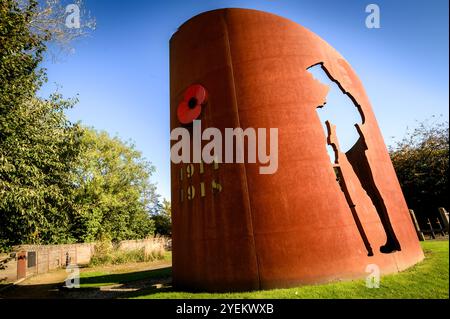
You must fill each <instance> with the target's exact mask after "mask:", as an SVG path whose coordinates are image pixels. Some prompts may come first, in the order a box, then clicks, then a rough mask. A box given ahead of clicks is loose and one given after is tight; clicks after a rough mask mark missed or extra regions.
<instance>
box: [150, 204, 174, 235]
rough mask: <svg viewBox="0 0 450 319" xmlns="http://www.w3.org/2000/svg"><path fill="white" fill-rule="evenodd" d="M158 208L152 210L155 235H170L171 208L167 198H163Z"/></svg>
mask: <svg viewBox="0 0 450 319" xmlns="http://www.w3.org/2000/svg"><path fill="white" fill-rule="evenodd" d="M159 206H160V207H159V209H157V210H156V211H154V212H153V214H152V220H153V222H154V223H155V235H156V234H157V235H160V236H171V235H172V208H171V204H170V202H169V201H168V200H166V199H164V200H163V203H162V205H159Z"/></svg>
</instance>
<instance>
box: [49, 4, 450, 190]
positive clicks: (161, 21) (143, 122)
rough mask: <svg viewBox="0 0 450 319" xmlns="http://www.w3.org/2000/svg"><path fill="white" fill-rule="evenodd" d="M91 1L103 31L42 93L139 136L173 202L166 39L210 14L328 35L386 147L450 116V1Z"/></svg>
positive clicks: (66, 59) (91, 119)
mask: <svg viewBox="0 0 450 319" xmlns="http://www.w3.org/2000/svg"><path fill="white" fill-rule="evenodd" d="M84 2H85V6H86V7H87V9H88V10H89V11H90V12H91V15H92V16H94V17H95V19H96V21H97V29H96V30H95V31H94V32H92V33H91V34H90V36H89V37H86V38H83V39H81V40H78V41H76V42H75V43H74V44H73V46H74V48H75V52H74V53H72V54H70V55H62V56H59V57H58V60H57V62H54V61H52V60H51V59H50V58H48V59H47V60H46V61H45V62H44V64H43V66H44V67H45V68H47V70H48V77H49V82H48V83H47V84H46V85H45V86H44V87H43V88H42V90H41V95H44V96H45V95H48V94H49V93H51V92H52V91H54V90H55V89H56V85H55V83H56V84H57V85H58V86H60V88H59V91H60V92H62V93H63V94H64V95H65V96H66V97H73V96H75V95H76V94H79V99H80V102H79V103H78V104H77V106H76V107H75V108H74V109H73V110H70V111H69V112H68V115H69V118H70V119H71V120H72V121H81V122H82V123H84V124H85V125H88V126H93V127H95V128H96V129H100V130H106V131H107V132H109V133H110V134H111V135H118V136H120V137H121V138H122V139H125V140H128V139H131V140H133V141H134V142H135V144H136V147H137V149H139V150H140V151H142V152H143V154H144V156H145V157H146V158H147V159H148V160H150V161H151V162H152V163H153V165H155V166H156V174H155V175H154V176H153V178H152V180H153V182H156V183H157V185H158V191H159V193H160V194H161V195H162V196H163V197H165V198H168V199H170V148H169V134H170V129H169V39H170V37H171V35H172V34H173V33H174V32H175V31H176V30H177V28H178V26H179V25H181V24H182V23H183V22H184V21H186V20H187V19H189V18H190V17H192V16H194V15H196V14H198V13H201V12H204V11H208V10H212V9H217V8H226V7H240V8H252V9H258V10H263V11H267V12H271V13H274V14H278V15H280V16H283V17H286V18H289V19H291V20H293V21H295V22H297V23H299V24H301V25H303V26H305V27H307V28H308V29H310V30H311V31H313V32H315V33H316V34H318V35H319V36H321V37H322V38H323V39H324V40H326V41H327V42H328V43H330V44H331V45H332V46H333V47H334V48H335V49H337V50H338V51H339V52H340V53H341V54H342V55H343V56H344V57H345V58H346V59H347V61H348V62H349V63H350V64H351V65H352V67H353V68H354V69H355V71H356V73H357V74H358V75H359V77H360V79H361V80H362V82H363V84H364V86H365V89H366V91H367V94H368V96H369V98H370V100H371V103H372V106H373V108H374V111H375V115H376V116H377V119H378V122H379V126H380V128H381V130H382V133H383V136H384V138H385V140H386V143H387V144H388V145H389V144H392V143H393V141H394V140H395V138H394V137H396V138H397V139H398V138H400V137H402V136H403V135H404V134H405V131H406V129H407V127H414V126H415V125H416V121H417V120H419V121H420V120H424V119H427V118H430V117H431V116H432V115H439V114H442V115H443V117H444V118H445V119H448V105H449V91H448V86H449V74H448V69H449V60H448V56H449V42H448V37H449V34H448V28H449V21H448V10H449V8H448V5H449V4H448V1H447V0H428V1H400V0H396V1H360V0H352V1H334V0H313V1H300V0H254V1H238V0H229V1H227V0H196V1H194V0H182V1H179V0H167V1H162V2H161V3H156V2H154V1H138V0H129V1H112V0H84ZM370 3H376V4H378V5H379V7H380V11H381V28H380V29H367V28H366V27H365V19H366V16H367V13H366V12H365V7H366V5H368V4H370ZM81 19H83V16H81ZM338 133H339V132H338Z"/></svg>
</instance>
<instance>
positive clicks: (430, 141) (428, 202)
mask: <svg viewBox="0 0 450 319" xmlns="http://www.w3.org/2000/svg"><path fill="white" fill-rule="evenodd" d="M448 134H449V125H448V122H446V121H435V122H430V121H424V122H422V123H420V124H419V126H418V127H417V128H416V129H415V130H413V131H412V132H408V134H407V135H406V137H405V138H404V139H403V140H401V141H400V142H398V143H397V145H395V147H393V148H391V149H390V155H391V159H392V163H393V165H394V167H395V171H396V173H397V176H398V179H399V181H400V185H401V187H402V190H403V194H404V195H405V198H406V201H407V203H408V206H409V207H410V208H411V209H413V210H414V211H415V212H416V214H417V215H418V217H419V218H420V219H423V218H424V216H425V215H429V214H430V213H429V212H430V211H432V212H436V211H437V208H438V207H446V208H447V209H448V207H449V206H448V204H449V201H448V161H449V135H448Z"/></svg>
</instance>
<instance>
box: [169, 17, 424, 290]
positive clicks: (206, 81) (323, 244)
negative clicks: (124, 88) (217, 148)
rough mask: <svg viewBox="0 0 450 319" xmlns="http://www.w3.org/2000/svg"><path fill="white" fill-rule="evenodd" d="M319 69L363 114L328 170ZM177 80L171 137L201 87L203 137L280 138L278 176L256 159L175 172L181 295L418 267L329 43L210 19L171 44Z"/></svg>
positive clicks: (297, 29)
mask: <svg viewBox="0 0 450 319" xmlns="http://www.w3.org/2000/svg"><path fill="white" fill-rule="evenodd" d="M319 63H321V64H322V67H323V69H324V70H325V71H326V72H327V74H328V75H329V77H330V78H332V79H333V80H334V81H336V82H337V83H338V84H339V87H340V88H341V90H343V92H344V93H346V94H347V95H348V96H349V97H350V98H351V99H352V101H353V102H354V104H355V106H356V107H357V108H358V109H359V111H360V113H361V117H362V119H363V122H362V124H360V125H359V126H358V132H359V134H360V139H359V140H358V142H357V143H356V144H355V146H354V147H353V148H352V149H351V150H349V151H348V152H347V153H342V152H340V153H339V150H338V153H339V154H338V155H339V161H338V163H335V165H334V167H333V165H332V164H331V163H330V160H329V156H328V154H327V151H326V143H327V138H328V141H329V143H333V142H331V141H330V140H333V141H334V144H335V145H338V143H337V140H336V139H335V138H333V137H331V139H330V136H326V134H325V132H324V130H323V129H322V126H321V123H320V119H319V117H318V115H317V111H316V108H317V107H318V106H319V105H323V103H324V101H325V100H326V96H327V93H328V87H327V86H326V85H323V84H322V83H320V82H319V81H317V80H315V79H314V78H313V77H312V75H311V74H310V73H309V72H308V71H307V69H308V68H309V67H311V66H313V65H316V64H319ZM170 73H171V76H170V89H171V93H170V94H171V118H170V126H171V129H174V128H176V127H179V126H181V125H182V124H183V123H180V120H179V118H178V116H177V108H178V106H179V105H180V102H182V101H183V100H185V92H186V90H187V89H188V88H189V87H190V86H191V85H193V84H200V85H201V86H203V87H204V88H205V89H206V90H207V92H208V103H207V106H206V107H203V108H202V109H201V114H199V115H198V119H200V120H201V121H202V128H208V127H216V128H218V129H220V130H221V131H222V132H223V131H224V129H225V128H236V127H242V128H243V129H245V128H247V127H253V128H271V127H272V128H278V129H279V133H278V134H279V141H278V145H279V146H278V148H279V153H278V154H279V155H278V171H277V172H276V173H275V174H272V175H261V174H259V171H258V166H257V165H255V164H249V163H245V164H244V163H241V164H239V163H237V164H223V163H220V164H173V163H172V164H171V178H172V214H173V216H172V217H173V231H172V232H173V279H174V284H175V285H176V286H178V287H185V288H190V289H201V290H209V291H224V290H228V291H232V290H250V289H266V288H274V287H286V286H293V285H299V284H311V283H320V282H327V281H331V280H337V279H350V278H361V277H364V276H366V275H367V274H366V273H365V269H366V266H367V265H368V264H376V265H378V266H379V267H380V270H381V273H382V274H386V273H392V272H397V271H399V270H403V269H406V268H407V267H409V266H411V265H413V264H415V263H417V262H418V261H420V260H422V259H423V253H422V250H421V248H420V246H419V242H418V239H417V235H416V232H415V229H414V227H413V224H412V222H411V218H410V216H409V211H408V208H407V206H406V203H405V200H404V198H403V195H402V192H401V189H400V186H399V183H398V180H397V177H396V175H395V171H394V168H393V166H392V163H391V161H390V158H389V154H388V151H387V148H386V146H385V144H384V141H383V138H382V135H381V132H380V129H379V128H378V124H377V122H376V119H375V116H374V113H373V111H372V107H371V105H370V102H369V99H368V97H367V95H366V93H365V91H364V88H363V86H362V83H361V82H360V80H359V79H358V77H357V75H356V74H355V73H354V71H353V69H352V68H351V66H350V65H349V64H348V62H347V61H346V60H345V59H344V58H343V57H342V56H341V55H340V54H339V53H338V52H337V51H336V50H335V49H333V48H332V47H331V46H330V45H328V44H327V43H326V42H325V41H324V40H322V39H320V38H319V37H318V36H317V35H315V34H314V33H312V32H310V31H309V30H307V29H305V28H303V27H302V26H300V25H298V24H296V23H294V22H292V21H289V20H287V19H284V18H281V17H278V16H275V15H272V14H268V13H264V12H260V11H254V10H246V9H222V10H215V11H210V12H206V13H203V14H201V15H198V16H196V17H194V18H192V19H191V20H189V21H187V22H186V23H184V24H183V25H182V26H181V27H180V28H179V30H178V31H177V32H176V33H175V34H174V35H173V37H172V39H171V41H170ZM191 136H192V135H191ZM335 169H337V171H338V172H339V174H341V178H342V179H343V181H344V182H345V184H341V183H338V182H337V181H336V179H337V175H336V173H335ZM338 178H339V176H338ZM343 185H344V186H345V187H344V188H343V187H342V186H343ZM194 190H195V192H194Z"/></svg>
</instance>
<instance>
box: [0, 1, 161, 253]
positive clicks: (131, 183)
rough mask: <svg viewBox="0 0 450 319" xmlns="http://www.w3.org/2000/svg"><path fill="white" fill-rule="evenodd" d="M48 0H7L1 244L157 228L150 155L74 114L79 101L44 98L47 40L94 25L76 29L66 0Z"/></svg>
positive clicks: (0, 133) (2, 55)
mask: <svg viewBox="0 0 450 319" xmlns="http://www.w3.org/2000/svg"><path fill="white" fill-rule="evenodd" d="M75 2H76V3H77V4H78V5H81V3H80V1H75ZM40 4H41V5H44V7H42V6H39V3H38V1H36V0H0V251H2V250H7V249H8V247H9V246H11V245H16V244H56V243H71V242H80V241H92V240H94V239H97V238H100V237H102V236H105V235H107V236H109V237H110V238H111V239H113V240H121V239H135V238H144V237H146V236H148V235H151V234H153V227H154V226H153V221H152V220H151V218H150V217H149V214H148V212H149V211H150V210H151V209H153V206H154V204H153V203H154V202H157V195H156V191H155V186H154V185H153V184H151V183H150V181H149V178H150V176H151V174H152V172H153V171H154V168H153V167H152V166H151V165H150V163H148V162H147V161H145V160H144V159H143V158H142V157H141V154H140V153H139V152H138V151H136V150H135V148H134V146H133V145H130V144H128V143H124V142H122V141H120V140H119V139H118V138H110V137H109V136H108V135H107V134H106V133H97V132H95V131H94V130H91V129H85V128H82V127H81V126H80V125H79V124H74V123H71V122H69V120H68V119H67V117H66V115H65V111H66V110H67V109H68V108H71V107H72V106H73V105H74V104H75V103H76V100H74V99H69V100H67V99H63V98H62V96H61V95H60V94H53V95H51V96H50V97H49V98H47V99H43V98H39V97H37V96H36V92H37V90H38V89H39V88H40V87H41V86H42V84H43V83H44V82H46V80H47V79H46V74H45V70H44V69H41V68H39V63H40V62H41V61H42V59H43V54H44V53H45V51H46V49H47V46H46V44H47V43H48V42H49V41H56V42H59V43H60V44H66V43H67V42H68V41H70V40H72V39H74V38H76V37H78V36H80V35H83V34H84V33H85V30H86V27H87V28H90V29H93V27H94V24H93V21H92V19H87V20H86V19H85V23H84V24H83V25H82V27H81V28H80V29H76V30H70V29H68V28H66V27H65V26H64V6H62V5H61V4H60V2H59V1H58V0H47V1H45V2H44V1H41V2H40Z"/></svg>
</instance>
